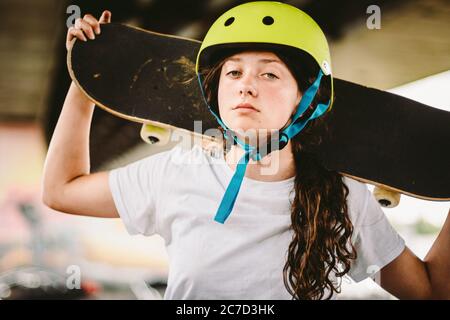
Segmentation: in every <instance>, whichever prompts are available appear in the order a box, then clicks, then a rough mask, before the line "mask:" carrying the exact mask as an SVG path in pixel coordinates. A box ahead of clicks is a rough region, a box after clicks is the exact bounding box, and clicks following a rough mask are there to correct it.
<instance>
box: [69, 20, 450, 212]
mask: <svg viewBox="0 0 450 320" xmlns="http://www.w3.org/2000/svg"><path fill="white" fill-rule="evenodd" d="M73 41H74V42H75V43H74V45H73V47H72V49H71V50H70V51H69V52H68V55H67V63H68V69H69V73H70V76H71V78H72V80H73V81H74V82H75V83H76V84H77V86H78V87H79V88H80V89H81V90H82V91H83V92H84V93H85V94H86V95H87V96H88V97H89V98H90V99H91V100H92V101H93V102H94V103H95V104H96V105H97V106H99V107H101V108H103V109H105V110H106V111H108V112H110V113H112V114H114V115H116V116H118V117H121V118H123V119H126V120H130V121H135V122H140V123H142V124H143V126H142V130H141V136H142V138H143V139H144V141H146V142H147V143H165V142H166V141H168V139H170V138H171V135H173V132H174V131H175V130H181V131H182V132H184V133H185V134H188V135H191V136H192V137H196V138H200V139H201V141H202V142H204V141H206V142H207V143H206V145H208V143H213V142H214V138H213V137H210V136H208V135H203V134H202V132H205V131H206V130H207V129H211V128H218V124H217V123H216V120H215V119H214V118H213V116H212V115H211V114H210V113H209V111H208V110H207V107H206V104H205V103H204V100H203V98H202V96H201V91H200V88H199V85H198V82H197V78H196V75H195V59H196V55H197V52H198V49H199V47H200V42H199V41H197V40H192V39H187V38H182V37H177V36H173V35H165V34H160V33H156V32H151V31H148V30H143V29H139V28H136V27H131V26H127V25H123V24H115V23H112V24H106V25H104V26H102V33H101V34H100V35H99V36H98V37H97V39H96V40H95V41H88V42H83V41H77V40H76V39H74V40H73ZM334 87H335V97H336V98H335V102H334V105H333V108H332V110H331V111H330V114H329V116H328V117H327V118H328V120H327V121H328V122H329V123H328V127H329V128H330V133H329V134H327V135H325V134H324V135H323V137H324V138H323V139H322V143H321V144H320V145H319V146H318V147H316V148H315V149H314V150H313V151H314V152H315V153H316V155H317V158H318V159H320V161H321V162H322V163H323V165H324V166H325V167H326V168H327V169H329V170H336V171H338V172H340V173H341V174H343V175H345V176H348V177H351V178H353V179H356V180H359V181H361V182H364V183H368V184H372V185H374V186H375V187H376V188H375V190H374V195H375V197H376V198H377V200H378V201H379V202H380V204H381V205H382V206H385V207H393V206H395V205H397V204H398V201H399V198H400V193H402V194H406V195H409V196H412V197H416V198H420V199H425V200H433V201H449V200H450V112H447V111H443V110H440V109H436V108H432V107H430V106H427V105H424V104H422V103H419V102H416V101H414V100H410V99H407V98H404V97H401V96H398V95H395V94H392V93H389V92H385V91H382V90H378V89H374V88H369V87H365V86H362V85H359V84H356V83H352V82H349V81H345V80H342V79H336V78H334ZM196 121H201V130H200V131H199V130H198V129H199V128H198V125H199V123H200V122H196ZM196 125H197V128H196ZM300 134H301V133H300ZM317 134H322V132H317Z"/></svg>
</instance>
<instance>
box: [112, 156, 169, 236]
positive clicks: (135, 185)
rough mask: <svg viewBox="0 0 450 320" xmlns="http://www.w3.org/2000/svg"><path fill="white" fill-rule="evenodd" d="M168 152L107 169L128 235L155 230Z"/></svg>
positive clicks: (152, 232) (151, 232)
mask: <svg viewBox="0 0 450 320" xmlns="http://www.w3.org/2000/svg"><path fill="white" fill-rule="evenodd" d="M168 155H169V151H165V152H161V153H158V154H155V155H151V156H149V157H147V158H144V159H141V160H139V161H136V162H133V163H131V164H128V165H126V166H123V167H120V168H117V169H113V170H111V171H110V172H109V187H110V190H111V194H112V197H113V200H114V203H115V205H116V209H117V211H118V212H119V216H120V218H121V219H122V221H123V223H124V225H125V228H126V230H127V231H128V233H129V234H131V235H135V234H142V235H146V236H149V235H152V234H155V233H157V232H158V228H157V226H158V198H159V195H160V190H161V188H162V178H163V174H164V171H165V169H166V167H167V161H168Z"/></svg>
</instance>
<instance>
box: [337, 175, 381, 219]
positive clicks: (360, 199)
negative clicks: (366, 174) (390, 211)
mask: <svg viewBox="0 0 450 320" xmlns="http://www.w3.org/2000/svg"><path fill="white" fill-rule="evenodd" d="M343 182H344V183H345V185H346V186H347V187H348V189H349V193H348V196H347V207H348V213H349V216H350V219H351V220H352V223H353V224H354V225H356V226H364V225H371V224H374V223H376V222H377V221H379V220H380V219H381V218H382V216H383V215H384V212H383V210H382V209H381V206H380V205H379V203H378V202H377V201H376V199H375V198H374V196H373V194H372V192H370V190H369V188H368V187H367V185H366V184H365V183H363V182H360V181H357V180H355V179H352V178H349V177H346V176H343Z"/></svg>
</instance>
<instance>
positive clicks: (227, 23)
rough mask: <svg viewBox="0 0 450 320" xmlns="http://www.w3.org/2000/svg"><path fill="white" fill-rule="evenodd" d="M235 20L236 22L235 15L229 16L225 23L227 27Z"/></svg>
mask: <svg viewBox="0 0 450 320" xmlns="http://www.w3.org/2000/svg"><path fill="white" fill-rule="evenodd" d="M233 22H234V17H231V18H228V19H227V21H225V23H224V25H225V27H228V26H229V25H230V24H232V23H233Z"/></svg>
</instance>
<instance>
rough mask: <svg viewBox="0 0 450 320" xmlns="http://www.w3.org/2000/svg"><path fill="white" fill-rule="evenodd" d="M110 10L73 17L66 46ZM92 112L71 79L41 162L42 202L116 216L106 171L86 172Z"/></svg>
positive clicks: (94, 28)
mask: <svg viewBox="0 0 450 320" xmlns="http://www.w3.org/2000/svg"><path fill="white" fill-rule="evenodd" d="M110 20H111V13H110V12H109V11H104V12H103V14H102V16H101V17H100V19H99V20H97V19H95V18H94V17H93V16H91V15H85V16H84V17H83V19H77V21H76V23H75V27H71V28H70V29H69V30H68V32H67V41H66V48H67V49H68V50H69V49H70V47H71V46H72V45H73V41H74V40H73V39H74V38H77V39H80V40H82V41H88V39H91V40H93V39H94V38H95V35H99V34H100V33H101V23H109V22H110ZM93 112H94V103H92V102H91V101H90V100H89V99H88V98H87V97H86V96H85V95H84V94H83V93H82V92H81V90H79V89H78V87H77V86H76V85H75V84H74V83H73V82H72V84H71V85H70V88H69V91H68V93H67V96H66V99H65V101H64V105H63V108H62V110H61V114H60V116H59V119H58V122H57V125H56V127H55V131H54V132H53V136H52V139H51V142H50V145H49V149H48V153H47V157H46V160H45V165H44V175H43V184H42V186H43V193H42V199H43V202H44V203H45V204H46V205H47V206H49V207H51V208H52V209H55V210H58V211H61V212H66V213H70V214H77V215H86V216H95V217H109V218H115V217H118V216H119V215H118V212H117V209H116V207H115V205H114V201H113V199H112V195H111V191H110V189H109V184H108V172H106V171H104V172H98V173H93V174H91V173H90V160H89V131H90V125H91V121H92V115H93Z"/></svg>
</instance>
